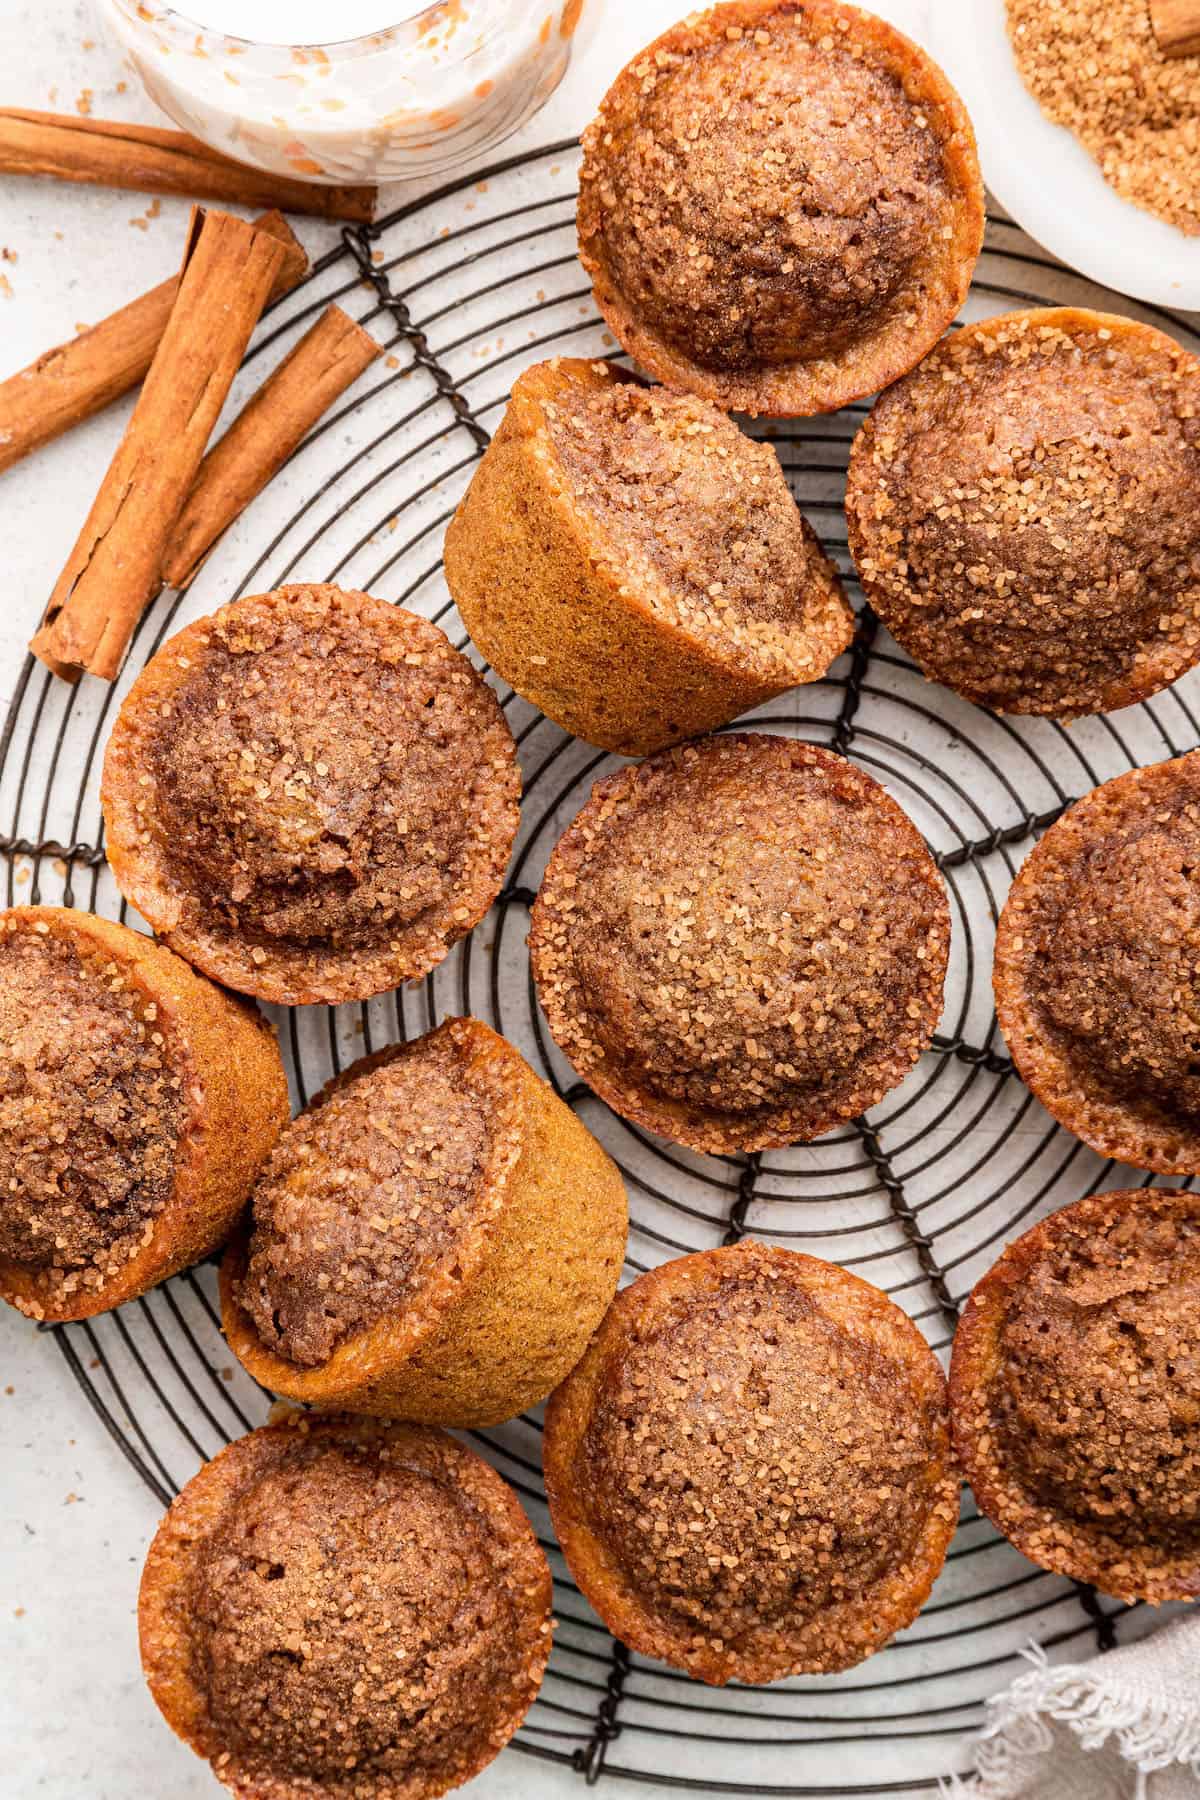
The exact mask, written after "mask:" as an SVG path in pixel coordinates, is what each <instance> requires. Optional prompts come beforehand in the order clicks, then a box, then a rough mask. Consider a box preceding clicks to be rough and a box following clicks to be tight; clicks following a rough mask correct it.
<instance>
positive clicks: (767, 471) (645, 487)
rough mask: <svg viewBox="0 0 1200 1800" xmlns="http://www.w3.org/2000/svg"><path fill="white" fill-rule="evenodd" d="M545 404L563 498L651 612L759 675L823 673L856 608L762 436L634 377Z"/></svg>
mask: <svg viewBox="0 0 1200 1800" xmlns="http://www.w3.org/2000/svg"><path fill="white" fill-rule="evenodd" d="M542 408H543V411H544V413H545V415H546V420H547V427H548V435H549V438H550V442H551V445H552V447H553V450H554V453H555V455H556V456H557V458H558V460H559V463H560V464H561V467H562V469H563V472H564V473H565V475H566V477H567V480H568V482H569V483H570V487H571V492H572V501H573V504H574V505H576V506H578V507H580V508H582V509H585V510H586V511H587V513H588V514H589V516H590V518H591V519H592V520H593V521H594V522H595V524H596V525H597V526H598V527H599V530H600V532H601V533H602V534H603V536H604V537H605V538H607V540H608V541H609V543H610V544H611V545H612V556H613V563H614V568H615V569H616V570H617V571H618V572H619V573H620V576H621V579H622V581H623V582H625V583H626V584H627V585H629V586H630V587H632V588H634V589H635V590H636V591H637V592H638V593H639V594H641V595H642V596H643V597H644V599H645V600H646V603H647V604H648V605H649V606H650V607H651V608H652V609H653V610H654V611H655V612H656V613H658V614H659V616H660V617H663V618H665V619H666V620H667V621H668V622H669V623H670V624H673V625H678V626H679V627H681V628H682V629H683V630H685V631H688V632H689V633H691V634H692V635H694V636H695V637H697V638H699V639H700V640H702V641H705V642H707V643H709V644H711V645H712V646H713V648H714V649H715V650H716V651H717V652H718V653H720V654H722V655H726V656H728V655H730V654H735V655H736V656H737V657H738V659H739V662H740V663H741V664H743V665H744V666H745V667H746V668H748V669H749V670H751V671H752V672H753V673H754V674H756V675H761V676H762V677H763V678H764V679H767V680H774V681H786V682H789V683H791V682H803V681H811V680H812V679H814V678H815V677H816V676H818V675H821V674H823V673H824V672H825V670H826V669H827V668H828V666H829V663H830V661H831V660H832V657H833V656H834V655H835V654H836V653H837V651H839V650H842V649H844V648H845V646H846V643H847V642H848V641H849V637H850V635H851V634H852V631H853V623H852V615H851V613H850V609H849V607H848V605H847V603H846V600H845V596H844V594H843V592H842V588H841V584H840V582H839V581H838V578H837V574H836V572H835V570H834V569H833V566H832V565H831V564H830V562H829V561H828V559H827V558H826V556H825V554H824V552H823V551H822V549H821V545H820V540H819V539H818V537H817V534H816V532H815V531H814V530H813V529H812V526H811V525H810V524H809V523H808V521H807V520H806V519H805V517H804V515H803V513H802V512H801V511H800V510H799V508H798V507H797V505H796V502H795V500H794V499H793V498H792V494H791V490H790V489H789V487H788V485H787V482H786V481H785V479H784V476H783V471H782V470H781V469H780V467H779V459H778V457H777V456H776V455H775V452H774V451H773V450H772V449H771V447H770V445H769V444H762V443H756V442H755V441H754V440H753V439H752V438H749V437H747V436H746V435H745V433H744V432H741V431H739V430H738V428H737V426H736V425H734V424H733V423H732V422H731V421H730V420H728V419H727V418H725V417H724V416H723V415H722V414H721V413H718V412H717V411H716V410H715V409H714V408H713V407H712V406H710V405H709V404H708V403H707V402H705V401H702V400H697V399H694V398H692V397H691V396H687V395H680V394H671V393H668V392H667V391H666V390H665V389H663V388H645V387H643V386H642V385H641V384H640V383H637V382H633V381H626V380H612V379H610V380H607V381H605V382H603V383H602V384H600V383H596V384H589V385H587V386H584V385H583V384H582V383H580V384H579V385H578V388H577V390H576V392H575V394H573V395H570V394H569V390H568V389H567V388H566V387H565V384H564V389H563V398H562V400H561V401H560V400H557V399H556V400H554V401H551V400H544V401H543V403H542Z"/></svg>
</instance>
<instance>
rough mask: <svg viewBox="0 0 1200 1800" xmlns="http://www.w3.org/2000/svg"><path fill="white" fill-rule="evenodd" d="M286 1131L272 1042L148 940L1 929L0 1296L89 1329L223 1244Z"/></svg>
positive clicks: (72, 926) (121, 934) (73, 926)
mask: <svg viewBox="0 0 1200 1800" xmlns="http://www.w3.org/2000/svg"><path fill="white" fill-rule="evenodd" d="M287 1116H288V1092H287V1081H286V1079H285V1077H284V1073H283V1067H282V1064H281V1062H280V1060H279V1051H278V1048H277V1045H276V1042H275V1038H274V1034H273V1032H272V1031H271V1029H270V1028H269V1027H268V1026H267V1025H266V1023H265V1022H264V1021H263V1020H261V1019H260V1018H259V1017H258V1015H257V1013H256V1012H255V1011H254V1010H253V1008H252V1007H250V1006H248V1005H246V1004H245V1003H244V1002H242V1001H239V1000H236V999H234V997H233V996H232V995H229V994H224V993H222V992H220V990H219V989H217V988H214V987H213V986H212V985H211V984H210V983H209V982H206V981H204V980H202V979H201V977H200V976H198V975H196V974H194V973H193V971H192V970H191V969H189V968H188V966H187V965H186V963H183V962H181V961H180V959H179V958H178V957H176V956H173V955H172V954H171V952H170V951H168V950H165V949H163V948H162V946H161V945H158V944H155V943H154V942H153V941H152V940H151V939H149V938H146V937H143V936H141V935H140V934H138V933H137V932H133V931H130V930H129V929H128V928H127V927H126V926H124V925H116V924H113V923H112V922H111V921H109V920H106V919H97V918H95V917H93V916H92V915H91V914H89V913H84V912H76V911H73V910H71V909H69V908H66V907H54V906H30V907H14V908H12V909H11V910H10V911H8V912H5V913H0V1189H2V1191H3V1194H4V1205H3V1207H2V1208H0V1295H2V1296H3V1298H4V1299H6V1300H8V1301H10V1302H11V1304H12V1305H14V1306H16V1307H18V1308H19V1309H20V1310H21V1311H22V1312H25V1313H27V1314H28V1315H29V1316H30V1317H31V1318H36V1319H49V1320H63V1319H78V1318H87V1317H90V1316H91V1315H92V1314H95V1313H98V1312H104V1311H106V1310H107V1309H108V1308H110V1307H113V1306H117V1305H119V1304H120V1303H121V1302H122V1301H124V1300H128V1299H131V1298H133V1297H134V1296H135V1295H137V1294H140V1293H142V1292H144V1291H145V1289H146V1288H148V1287H151V1286H153V1285H154V1284H155V1283H156V1282H159V1281H162V1280H165V1278H166V1277H167V1276H168V1275H172V1274H174V1273H175V1272H176V1270H178V1269H180V1268H183V1267H185V1266H186V1265H187V1264H188V1263H191V1262H197V1261H199V1260H200V1258H201V1257H203V1256H205V1255H207V1254H209V1253H210V1252H211V1251H212V1250H214V1249H216V1248H217V1246H218V1245H219V1244H221V1243H222V1242H223V1241H224V1239H225V1238H226V1237H227V1236H228V1234H229V1231H230V1229H231V1228H232V1226H233V1223H234V1220H235V1218H236V1216H237V1214H238V1212H239V1211H240V1209H241V1207H242V1205H243V1203H244V1201H245V1198H246V1195H247V1193H248V1192H249V1189H250V1186H251V1184H252V1182H253V1180H254V1177H255V1174H256V1173H257V1171H258V1168H259V1166H260V1165H261V1163H262V1161H263V1159H264V1157H265V1156H266V1154H267V1152H268V1150H269V1149H270V1147H271V1145H272V1144H273V1143H274V1141H275V1138H276V1136H277V1135H278V1133H279V1129H280V1127H281V1126H282V1125H283V1123H284V1122H285V1120H286V1119H287Z"/></svg>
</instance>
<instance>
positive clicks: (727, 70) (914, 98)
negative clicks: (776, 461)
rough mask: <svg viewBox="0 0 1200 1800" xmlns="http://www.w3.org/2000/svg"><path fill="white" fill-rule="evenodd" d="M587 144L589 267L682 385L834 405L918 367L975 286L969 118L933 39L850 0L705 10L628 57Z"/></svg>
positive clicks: (650, 363)
mask: <svg viewBox="0 0 1200 1800" xmlns="http://www.w3.org/2000/svg"><path fill="white" fill-rule="evenodd" d="M583 143H584V162H583V167H582V170H581V173H580V198H579V243H580V257H581V260H582V262H583V265H584V268H585V269H586V270H587V271H588V273H589V274H590V275H591V277H592V279H593V282H594V284H595V292H596V300H597V304H598V305H599V307H600V310H601V311H602V313H603V314H604V316H605V318H606V320H607V321H608V323H609V325H610V326H611V327H612V329H613V331H614V332H615V333H616V335H617V337H618V338H619V339H620V341H621V343H622V344H623V345H624V346H625V348H626V349H627V350H629V351H630V352H631V353H632V354H633V355H634V356H636V357H637V359H638V360H639V362H641V363H642V364H643V366H644V367H645V368H647V369H649V370H650V371H651V373H653V374H654V375H656V376H658V378H659V379H660V380H662V381H664V382H666V383H667V384H668V385H670V386H673V387H681V388H685V389H690V390H691V391H693V392H695V393H699V394H703V395H705V396H706V397H707V398H709V399H711V400H715V401H716V402H717V403H718V404H719V405H721V406H724V407H727V408H733V407H736V408H738V409H740V410H744V411H748V412H763V413H773V414H779V415H794V414H799V413H815V412H824V411H832V410H834V409H835V408H837V407H839V406H843V405H845V404H846V403H847V402H848V401H849V400H852V399H856V398H860V397H861V396H862V395H863V394H866V393H870V392H872V391H873V390H874V389H875V388H878V387H882V386H884V385H885V384H886V383H887V382H889V381H894V380H895V379H896V377H897V376H898V375H900V374H902V373H903V372H904V371H905V370H906V369H910V368H911V367H912V366H913V364H914V363H915V362H917V361H918V360H919V359H920V357H921V356H922V355H924V353H925V351H926V350H928V349H929V347H930V345H931V344H933V343H934V342H936V340H937V338H938V337H939V336H940V335H941V333H942V332H943V331H944V330H945V328H946V326H947V325H948V324H949V323H950V321H951V319H952V318H953V317H954V315H955V313H956V312H957V311H958V308H959V306H960V305H961V304H962V301H963V299H964V297H965V295H966V292H967V288H968V286H969V284H970V278H971V270H972V269H973V267H974V264H975V260H976V258H977V256H978V254H979V249H980V245H981V242H982V236H983V189H982V185H981V181H980V175H979V164H978V159H977V157H976V152H975V141H974V136H973V133H972V131H971V125H970V121H969V119H968V118H967V115H966V112H965V110H964V109H963V106H962V103H961V101H960V100H959V98H958V96H957V94H956V93H955V92H954V90H953V88H952V87H951V86H950V84H949V83H948V82H947V80H946V78H945V76H944V75H943V74H942V72H941V70H940V69H938V68H937V67H936V65H935V64H934V63H932V62H931V61H930V60H929V58H928V57H927V56H926V55H925V53H924V52H923V51H922V50H920V49H918V47H917V46H916V45H915V44H913V43H912V42H911V41H910V40H909V39H908V38H906V37H903V36H902V35H901V34H900V33H899V32H898V31H895V30H893V28H892V27H891V26H889V25H886V24H885V23H884V22H883V21H882V20H881V19H877V18H874V17H873V16H872V15H870V14H869V13H864V12H860V11H859V10H858V8H857V7H854V6H848V5H843V4H841V3H840V0H734V3H733V4H728V5H721V6H715V7H712V8H711V9H710V10H709V11H707V12H703V13H699V14H693V15H692V16H691V17H689V18H687V19H685V20H683V21H682V22H681V23H680V24H679V25H676V26H675V27H673V28H672V29H671V30H670V31H667V32H665V33H664V34H663V35H662V36H661V37H660V38H657V39H656V40H655V41H654V43H652V44H650V45H649V46H648V47H647V49H646V50H644V51H643V52H642V53H641V54H640V55H639V56H637V57H635V58H634V60H633V61H632V62H631V63H630V64H628V66H627V67H626V68H625V69H624V70H623V71H622V73H621V74H620V75H619V76H618V77H617V80H616V81H615V82H614V84H613V86H612V87H611V88H610V90H609V92H608V94H607V95H606V97H605V99H604V101H603V103H602V105H601V108H600V113H599V115H598V117H597V119H596V120H595V122H594V123H593V124H592V125H591V126H589V128H588V130H587V131H586V132H585V134H584V140H583Z"/></svg>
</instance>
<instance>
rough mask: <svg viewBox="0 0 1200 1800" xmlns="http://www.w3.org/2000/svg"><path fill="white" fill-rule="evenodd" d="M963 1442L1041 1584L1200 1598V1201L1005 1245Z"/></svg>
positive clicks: (962, 1419) (1061, 1224)
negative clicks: (1043, 1575) (1045, 1580)
mask: <svg viewBox="0 0 1200 1800" xmlns="http://www.w3.org/2000/svg"><path fill="white" fill-rule="evenodd" d="M950 1398H951V1408H952V1414H953V1427H954V1441H955V1444H956V1446H957V1449H958V1454H959V1456H960V1457H961V1459H962V1463H963V1467H964V1469H965V1470H966V1474H967V1477H968V1479H969V1481H970V1483H971V1486H972V1487H973V1488H974V1490H975V1497H976V1499H977V1500H978V1501H979V1504H980V1507H981V1508H982V1509H983V1511H984V1512H985V1513H986V1514H987V1516H988V1517H989V1519H991V1520H992V1522H993V1524H994V1525H995V1526H996V1528H997V1529H998V1530H999V1531H1002V1532H1003V1533H1004V1535H1005V1536H1006V1537H1008V1538H1011V1539H1012V1542H1013V1543H1014V1544H1015V1545H1016V1546H1017V1548H1018V1550H1020V1551H1021V1552H1022V1553H1023V1554H1024V1555H1025V1556H1028V1557H1029V1558H1030V1559H1031V1560H1032V1561H1033V1562H1035V1563H1039V1564H1040V1565H1041V1566H1042V1568H1044V1569H1053V1570H1055V1571H1056V1572H1058V1573H1059V1574H1063V1575H1070V1576H1073V1577H1074V1578H1075V1580H1076V1581H1088V1582H1091V1583H1093V1584H1094V1586H1096V1587H1098V1588H1100V1589H1101V1590H1102V1591H1103V1592H1104V1593H1106V1594H1113V1595H1115V1596H1116V1598H1117V1599H1119V1600H1126V1601H1132V1600H1150V1601H1154V1602H1159V1601H1163V1600H1185V1599H1191V1598H1193V1597H1194V1596H1196V1595H1198V1594H1200V1197H1198V1196H1197V1195H1195V1194H1189V1193H1182V1192H1170V1191H1167V1190H1163V1189H1155V1188H1137V1189H1134V1190H1131V1191H1127V1192H1124V1193H1110V1194H1093V1195H1092V1196H1091V1197H1090V1198H1089V1199H1087V1200H1079V1201H1077V1202H1076V1203H1075V1205H1074V1206H1067V1207H1064V1208H1063V1210H1062V1211H1061V1212H1058V1213H1052V1214H1051V1216H1050V1217H1049V1218H1048V1219H1043V1220H1042V1222H1041V1224H1040V1225H1035V1226H1034V1227H1033V1230H1032V1231H1027V1232H1026V1233H1025V1235H1024V1236H1023V1237H1020V1238H1018V1239H1017V1241H1016V1243H1015V1244H1010V1245H1009V1247H1008V1249H1007V1250H1006V1251H1005V1252H1004V1254H1003V1256H1002V1257H1001V1258H1000V1260H999V1262H997V1263H996V1264H995V1266H994V1267H993V1268H992V1269H990V1270H989V1271H988V1273H987V1274H986V1275H985V1276H984V1278H983V1280H982V1281H981V1282H980V1283H979V1285H978V1286H977V1287H976V1289H975V1291H974V1293H973V1294H972V1295H971V1298H970V1300H969V1301H968V1303H967V1306H966V1310H965V1311H964V1313H963V1317H962V1323H961V1324H960V1325H959V1328H958V1333H957V1335H956V1337H955V1340H954V1355H953V1361H952V1364H951V1371H950Z"/></svg>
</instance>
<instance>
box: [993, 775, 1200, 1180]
mask: <svg viewBox="0 0 1200 1800" xmlns="http://www.w3.org/2000/svg"><path fill="white" fill-rule="evenodd" d="M995 989H996V1014H997V1017H998V1019H999V1021H1000V1027H1001V1030H1002V1031H1003V1033H1004V1036H1005V1039H1006V1040H1007V1043H1008V1047H1009V1050H1010V1051H1011V1052H1012V1057H1013V1061H1014V1062H1015V1063H1016V1065H1017V1069H1018V1071H1019V1072H1020V1075H1021V1078H1022V1080H1023V1081H1025V1082H1026V1084H1027V1085H1028V1086H1029V1087H1030V1088H1032V1089H1033V1092H1034V1093H1035V1094H1036V1095H1037V1097H1038V1099H1039V1100H1040V1101H1041V1103H1042V1105H1043V1106H1044V1107H1045V1108H1046V1109H1047V1111H1048V1112H1050V1113H1052V1114H1053V1115H1054V1117H1055V1118H1056V1119H1057V1120H1058V1122H1059V1124H1060V1125H1065V1126H1066V1128H1067V1130H1068V1131H1073V1132H1074V1133H1075V1135H1076V1137H1080V1138H1082V1139H1083V1141H1084V1142H1085V1143H1086V1144H1090V1145H1091V1147H1092V1149H1093V1150H1096V1151H1098V1152H1099V1154H1100V1155H1101V1156H1111V1157H1115V1158H1117V1160H1118V1161H1120V1162H1126V1163H1132V1164H1133V1166H1134V1167H1135V1168H1139V1169H1155V1170H1158V1171H1160V1172H1161V1173H1163V1174H1175V1175H1188V1174H1196V1173H1200V1050H1198V1046H1200V752H1198V751H1192V752H1191V753H1190V754H1189V755H1187V756H1181V757H1178V758H1176V759H1175V760H1174V761H1172V762H1165V763H1156V764H1153V765H1152V766H1151V767H1149V768H1144V769H1133V770H1131V771H1130V772H1129V773H1128V774H1126V775H1119V776H1117V778H1116V779H1115V780H1114V781H1106V782H1105V783H1104V784H1103V786H1101V787H1098V788H1096V789H1094V790H1093V792H1092V793H1090V794H1088V795H1087V796H1086V797H1085V798H1084V799H1082V800H1078V801H1076V803H1075V805H1074V806H1073V807H1071V809H1070V811H1069V812H1067V813H1066V814H1064V816H1063V817H1062V818H1061V819H1060V820H1059V821H1058V822H1057V824H1055V825H1052V826H1051V827H1050V830H1049V831H1048V832H1047V833H1046V835H1045V837H1043V839H1042V840H1041V842H1040V843H1039V844H1038V845H1037V847H1036V849H1034V850H1033V851H1032V852H1031V853H1030V855H1029V856H1028V857H1027V858H1026V861H1025V863H1024V865H1023V866H1022V868H1021V871H1020V873H1019V874H1018V876H1017V879H1016V881H1015V882H1014V883H1013V886H1012V889H1011V892H1010V893H1009V896H1008V900H1007V901H1006V903H1005V906H1004V910H1003V912H1002V914H1001V917H1000V923H999V927H998V929H997V932H996V955H995Z"/></svg>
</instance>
